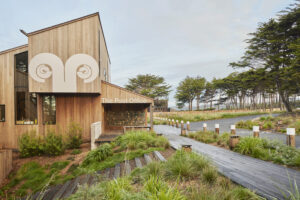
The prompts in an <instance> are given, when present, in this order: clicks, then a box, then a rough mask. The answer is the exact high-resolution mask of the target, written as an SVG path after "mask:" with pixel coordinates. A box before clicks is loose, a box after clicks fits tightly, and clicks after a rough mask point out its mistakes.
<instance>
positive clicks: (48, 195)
mask: <svg viewBox="0 0 300 200" xmlns="http://www.w3.org/2000/svg"><path fill="white" fill-rule="evenodd" d="M61 187H62V185H55V186H53V187H50V188H49V189H48V190H47V192H45V194H44V196H43V198H42V199H43V200H52V199H53V197H54V196H55V194H56V193H57V192H58V191H59V190H60V188H61ZM38 199H40V197H39V198H38Z"/></svg>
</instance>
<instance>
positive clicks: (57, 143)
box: [44, 130, 65, 156]
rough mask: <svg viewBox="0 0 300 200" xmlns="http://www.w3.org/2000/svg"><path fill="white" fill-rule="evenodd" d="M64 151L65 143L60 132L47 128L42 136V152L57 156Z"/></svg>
mask: <svg viewBox="0 0 300 200" xmlns="http://www.w3.org/2000/svg"><path fill="white" fill-rule="evenodd" d="M64 152H65V145H64V142H63V138H62V135H61V134H57V133H55V131H54V130H48V133H47V136H46V137H45V138H44V153H45V154H46V155H48V156H58V155H61V154H63V153H64Z"/></svg>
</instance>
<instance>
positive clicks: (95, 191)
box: [68, 151, 261, 200]
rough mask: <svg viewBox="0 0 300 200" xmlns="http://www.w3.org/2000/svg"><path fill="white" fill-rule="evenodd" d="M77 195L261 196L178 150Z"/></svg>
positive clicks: (113, 198) (112, 199) (179, 199)
mask: <svg viewBox="0 0 300 200" xmlns="http://www.w3.org/2000/svg"><path fill="white" fill-rule="evenodd" d="M68 199H70V200H77V199H88V200H89V199H109V200H117V199H120V200H121V199H138V200H143V199H153V200H154V199H164V200H184V199H190V200H194V199H203V200H204V199H211V200H217V199H218V200H221V199H224V200H225V199H232V200H235V199H261V198H259V197H258V196H257V195H255V194H254V193H253V192H251V191H249V190H248V189H245V188H242V187H240V186H237V185H235V184H233V183H232V182H231V181H230V180H229V179H227V178H225V177H223V176H221V175H219V174H218V172H217V170H216V168H215V167H214V166H213V165H212V164H211V162H210V161H209V160H208V159H207V158H205V157H203V156H199V155H197V154H195V153H192V152H190V153H188V152H185V151H176V153H175V154H174V155H173V156H171V157H170V158H169V159H168V161H166V162H153V163H150V164H149V165H147V166H145V167H143V168H137V169H135V170H134V171H133V172H132V173H131V175H130V176H128V177H123V178H119V179H116V180H112V181H102V182H100V183H98V184H96V185H94V186H90V187H88V186H87V185H85V186H82V187H80V188H79V190H78V191H77V192H76V193H75V194H74V195H72V196H71V197H70V198H68Z"/></svg>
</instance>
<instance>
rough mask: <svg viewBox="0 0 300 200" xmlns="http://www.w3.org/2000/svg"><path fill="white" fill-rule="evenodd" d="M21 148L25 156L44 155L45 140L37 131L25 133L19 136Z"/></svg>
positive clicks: (21, 152)
mask: <svg viewBox="0 0 300 200" xmlns="http://www.w3.org/2000/svg"><path fill="white" fill-rule="evenodd" d="M19 150H20V156H21V157H23V158H25V157H32V156H40V155H43V154H44V145H43V140H42V138H40V137H38V136H36V132H35V131H31V132H28V133H25V134H23V135H22V136H21V137H20V138H19Z"/></svg>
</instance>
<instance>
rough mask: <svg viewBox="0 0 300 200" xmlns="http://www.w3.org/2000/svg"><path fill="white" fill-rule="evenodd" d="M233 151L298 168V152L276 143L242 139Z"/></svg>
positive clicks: (256, 139)
mask: <svg viewBox="0 0 300 200" xmlns="http://www.w3.org/2000/svg"><path fill="white" fill-rule="evenodd" d="M234 151H236V152H239V153H241V154H244V155H248V156H252V157H254V158H259V159H262V160H267V161H273V162H274V163H278V164H283V165H287V166H296V167H300V151H299V150H298V149H296V148H294V147H290V146H286V145H284V144H282V143H280V142H276V141H269V140H266V139H261V138H253V137H242V138H241V140H240V142H239V144H238V145H237V146H236V147H235V148H234Z"/></svg>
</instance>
